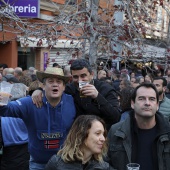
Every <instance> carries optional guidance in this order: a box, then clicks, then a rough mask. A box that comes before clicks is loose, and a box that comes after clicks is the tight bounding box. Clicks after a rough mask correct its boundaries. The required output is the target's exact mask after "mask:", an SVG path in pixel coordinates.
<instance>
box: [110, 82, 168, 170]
mask: <svg viewBox="0 0 170 170" xmlns="http://www.w3.org/2000/svg"><path fill="white" fill-rule="evenodd" d="M158 103H159V94H158V92H157V89H156V87H155V86H154V85H153V84H152V83H142V84H140V85H139V86H138V87H137V88H136V89H135V90H134V92H133V95H132V100H131V107H132V108H133V109H134V110H133V111H132V112H131V113H130V116H129V117H128V118H127V119H126V120H125V121H123V122H120V123H117V124H115V125H113V126H112V127H111V129H110V131H109V134H108V138H109V150H108V160H107V161H108V162H109V163H110V164H111V166H113V168H115V169H117V170H126V165H127V164H128V163H131V162H134V163H138V164H140V170H163V169H166V170H168V169H170V161H169V155H170V125H169V122H168V120H167V119H165V118H164V116H163V115H162V114H161V113H159V112H157V110H158V107H159V104H158Z"/></svg>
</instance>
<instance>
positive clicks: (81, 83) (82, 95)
mask: <svg viewBox="0 0 170 170" xmlns="http://www.w3.org/2000/svg"><path fill="white" fill-rule="evenodd" d="M86 84H89V82H85V81H79V90H80V97H87V96H85V95H84V94H82V92H81V88H82V87H83V86H85V85H86Z"/></svg>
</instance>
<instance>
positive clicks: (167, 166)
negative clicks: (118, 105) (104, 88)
mask: <svg viewBox="0 0 170 170" xmlns="http://www.w3.org/2000/svg"><path fill="white" fill-rule="evenodd" d="M132 114H133V111H132V112H131V115H132ZM132 119H133V116H129V117H128V118H127V119H126V120H125V121H122V122H119V123H117V124H115V125H113V126H112V127H111V129H110V131H109V134H108V140H109V150H108V157H107V158H106V159H105V160H106V161H107V162H108V163H110V165H111V166H113V168H115V169H117V170H126V165H127V164H128V163H130V162H132V161H133V160H132V156H133V155H132V152H133V146H132V131H134V130H132V129H133V128H132V124H133V122H132ZM156 122H157V123H156V124H157V128H158V132H157V138H156V140H155V142H156V151H155V152H156V153H155V154H154V155H153V156H156V157H157V162H155V165H156V164H157V165H156V166H157V168H155V169H159V170H170V124H169V122H168V120H166V119H165V118H164V117H163V115H162V114H161V113H159V112H157V113H156Z"/></svg>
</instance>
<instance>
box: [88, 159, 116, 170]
mask: <svg viewBox="0 0 170 170" xmlns="http://www.w3.org/2000/svg"><path fill="white" fill-rule="evenodd" d="M91 165H92V166H93V169H94V170H114V169H113V168H112V167H111V166H110V165H109V163H107V162H105V161H102V162H98V161H92V162H91Z"/></svg>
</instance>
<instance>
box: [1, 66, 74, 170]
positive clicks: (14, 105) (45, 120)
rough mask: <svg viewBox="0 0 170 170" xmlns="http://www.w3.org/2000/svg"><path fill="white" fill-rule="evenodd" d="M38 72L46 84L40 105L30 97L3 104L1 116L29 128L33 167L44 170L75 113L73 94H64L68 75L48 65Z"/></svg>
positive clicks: (30, 167)
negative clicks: (11, 118) (21, 120)
mask: <svg viewBox="0 0 170 170" xmlns="http://www.w3.org/2000/svg"><path fill="white" fill-rule="evenodd" d="M36 74H37V78H38V80H39V81H41V82H43V84H44V95H43V106H42V107H41V108H37V107H36V106H35V105H34V104H33V102H32V99H31V97H30V96H28V97H24V98H21V99H19V100H16V101H12V102H9V103H8V105H6V106H0V113H1V116H10V117H19V118H21V119H23V121H24V123H25V125H26V127H27V129H28V136H29V143H28V145H29V152H30V164H29V169H30V170H33V169H39V170H41V169H44V167H45V164H46V163H47V162H48V160H49V159H50V157H51V156H52V155H54V154H56V152H57V151H58V150H59V149H60V147H61V145H62V144H63V142H64V140H65V138H66V136H67V133H68V131H69V129H70V127H71V125H72V123H73V121H74V118H75V114H76V111H75V105H74V101H73V98H72V96H71V95H68V94H65V93H64V90H65V84H66V83H67V81H68V80H69V77H66V76H64V73H63V70H62V69H61V68H54V67H47V69H46V70H45V71H44V72H41V71H37V72H36ZM1 99H2V96H0V100H1ZM68 108H69V109H68Z"/></svg>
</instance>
